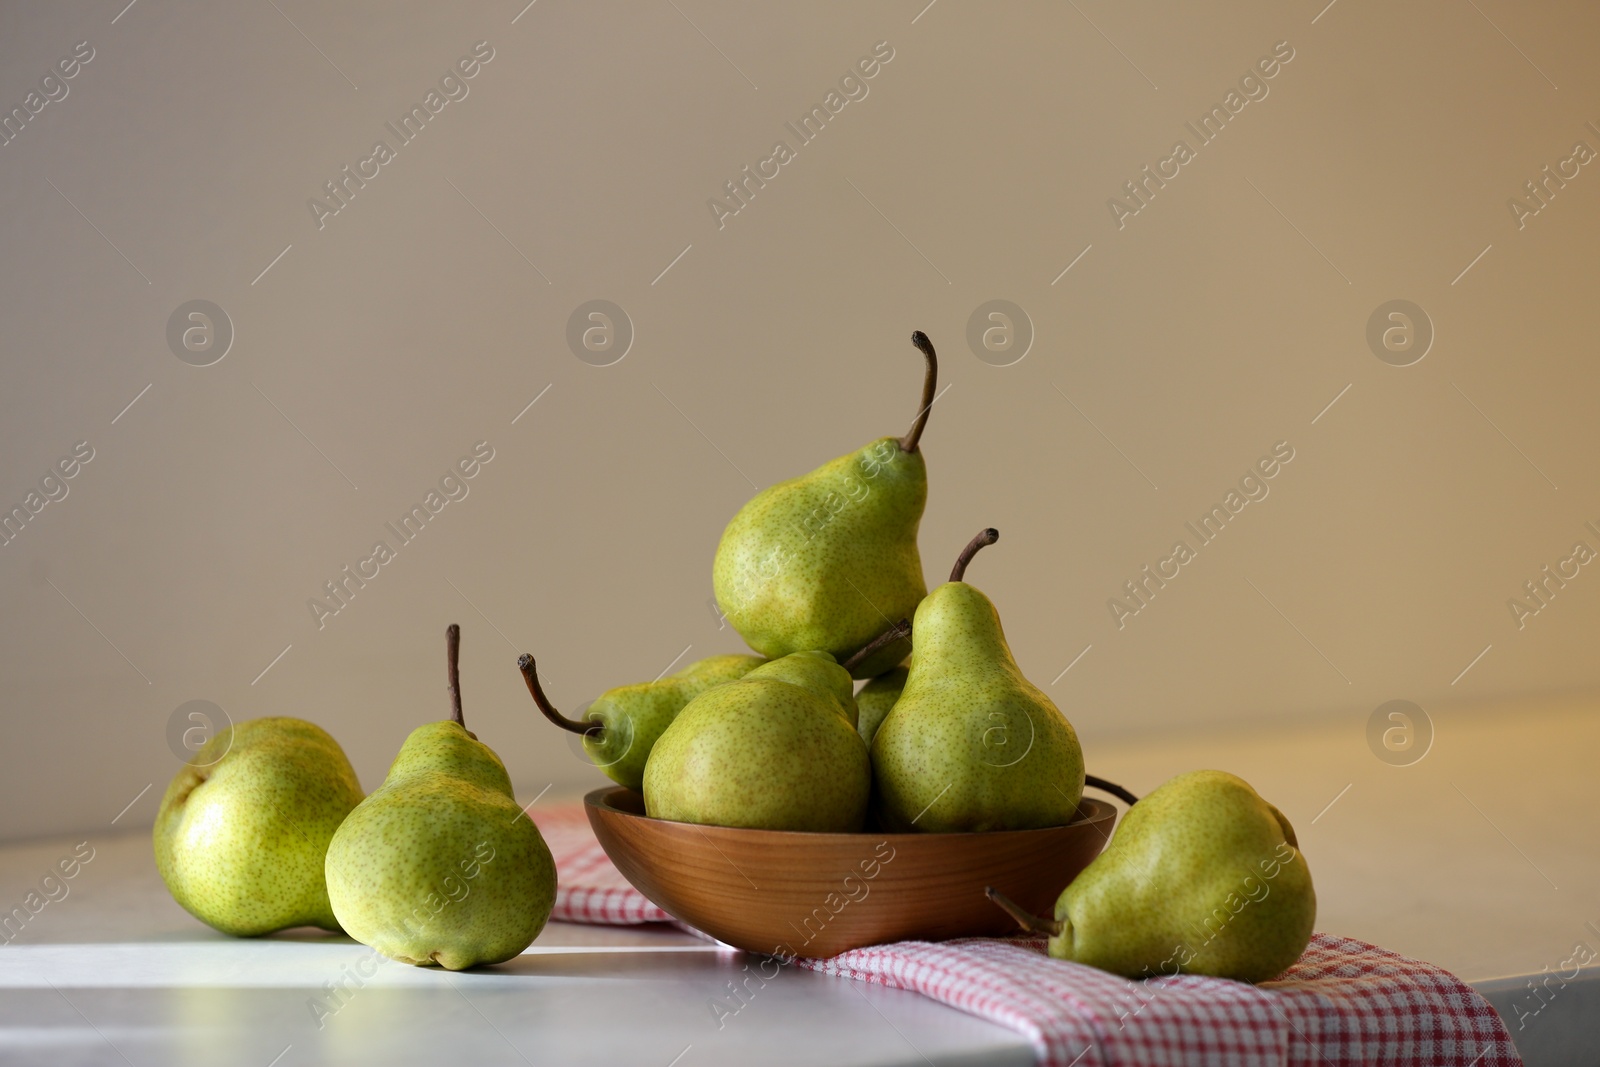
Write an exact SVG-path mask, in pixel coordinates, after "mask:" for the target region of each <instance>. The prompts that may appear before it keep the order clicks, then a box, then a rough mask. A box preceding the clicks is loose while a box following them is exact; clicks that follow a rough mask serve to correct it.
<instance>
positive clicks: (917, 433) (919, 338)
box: [900, 330, 939, 452]
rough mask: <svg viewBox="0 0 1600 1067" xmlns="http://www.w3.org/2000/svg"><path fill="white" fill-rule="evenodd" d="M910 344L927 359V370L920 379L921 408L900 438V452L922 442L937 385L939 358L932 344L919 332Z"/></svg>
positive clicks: (912, 450) (917, 331)
mask: <svg viewBox="0 0 1600 1067" xmlns="http://www.w3.org/2000/svg"><path fill="white" fill-rule="evenodd" d="M911 343H912V344H914V345H916V346H917V348H918V349H920V350H921V351H922V354H923V356H925V357H926V358H927V364H928V369H927V372H926V373H925V374H924V375H923V377H922V407H921V408H919V409H918V410H917V421H916V422H913V423H912V424H911V429H910V430H908V431H907V432H906V435H905V436H904V437H902V438H900V451H902V452H915V451H916V450H917V442H919V441H921V440H922V428H923V427H924V426H926V425H928V411H929V409H931V408H932V407H933V401H934V396H935V391H936V389H937V387H938V385H939V357H938V355H937V354H936V353H935V352H934V351H933V342H932V341H930V340H928V335H927V334H925V333H923V332H922V331H921V330H913V331H912V332H911Z"/></svg>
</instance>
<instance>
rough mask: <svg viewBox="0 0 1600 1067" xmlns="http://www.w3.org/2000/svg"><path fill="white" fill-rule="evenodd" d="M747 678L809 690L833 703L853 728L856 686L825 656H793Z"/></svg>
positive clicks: (812, 653) (764, 667)
mask: <svg viewBox="0 0 1600 1067" xmlns="http://www.w3.org/2000/svg"><path fill="white" fill-rule="evenodd" d="M746 677H756V678H776V679H777V680H778V681H780V682H789V683H791V684H793V685H798V686H800V687H802V688H804V689H810V690H811V691H812V692H814V693H816V694H817V695H818V696H820V697H823V698H824V699H826V700H830V701H832V702H833V704H834V705H835V706H836V707H837V709H838V712H839V714H840V715H843V716H844V717H845V721H847V722H848V723H849V724H850V725H851V726H854V725H855V724H856V719H857V717H858V715H859V712H858V711H857V709H856V695H855V688H856V687H855V682H854V681H852V680H851V678H850V672H849V671H847V670H845V669H844V668H843V667H841V666H839V664H838V662H837V661H835V660H834V658H833V657H832V656H830V655H828V653H826V652H795V653H793V654H792V655H788V656H784V657H783V658H782V659H775V660H772V661H770V662H768V663H766V664H764V665H762V666H760V667H757V668H756V669H755V670H753V671H751V672H750V673H749V675H746Z"/></svg>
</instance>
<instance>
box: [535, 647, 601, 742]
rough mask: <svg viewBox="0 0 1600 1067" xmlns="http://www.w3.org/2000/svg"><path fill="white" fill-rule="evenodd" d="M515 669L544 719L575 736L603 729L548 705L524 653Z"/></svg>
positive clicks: (536, 670)
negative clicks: (526, 684)
mask: <svg viewBox="0 0 1600 1067" xmlns="http://www.w3.org/2000/svg"><path fill="white" fill-rule="evenodd" d="M517 669H518V670H519V671H521V672H522V679H523V681H525V682H527V683H528V692H529V693H530V694H532V696H533V702H534V703H535V704H537V705H539V710H540V711H542V712H544V717H545V718H547V719H549V720H550V721H551V722H553V723H555V724H556V725H557V726H559V727H561V728H562V729H563V730H570V731H571V732H572V733H575V734H597V733H599V732H600V731H602V730H604V729H605V726H604V725H603V724H601V723H598V722H579V721H578V720H577V719H569V718H567V717H566V716H565V715H563V714H561V713H560V712H559V711H557V710H556V709H555V706H554V705H552V704H551V703H550V698H549V697H547V696H545V695H544V687H543V686H541V685H540V684H539V670H538V668H537V667H535V666H534V664H533V657H532V656H530V655H529V654H528V653H526V652H524V653H523V654H522V655H521V656H519V657H517Z"/></svg>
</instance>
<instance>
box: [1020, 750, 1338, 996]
mask: <svg viewBox="0 0 1600 1067" xmlns="http://www.w3.org/2000/svg"><path fill="white" fill-rule="evenodd" d="M989 895H990V897H992V898H995V899H996V901H997V903H1000V905H1001V906H1002V907H1004V908H1006V910H1007V911H1009V912H1011V914H1012V915H1013V916H1014V917H1016V918H1017V919H1018V921H1019V922H1021V923H1022V924H1023V925H1024V926H1025V927H1027V928H1029V929H1032V930H1035V931H1038V932H1041V933H1046V934H1049V936H1050V941H1049V952H1050V955H1052V956H1054V957H1056V958H1057V959H1063V960H1072V961H1074V962H1077V963H1085V964H1088V965H1089V966H1091V967H1098V968H1100V969H1101V970H1103V971H1110V972H1112V973H1113V974H1120V975H1123V976H1124V977H1127V978H1148V977H1152V976H1156V975H1164V974H1166V975H1171V974H1180V973H1181V974H1205V975H1213V976H1215V977H1218V978H1235V979H1238V980H1240V981H1244V982H1265V981H1268V980H1269V979H1272V978H1275V977H1277V976H1278V975H1279V974H1282V973H1283V971H1284V970H1285V969H1287V968H1288V967H1289V966H1290V965H1291V964H1293V963H1294V962H1295V961H1296V960H1298V959H1299V958H1300V955H1301V953H1303V952H1304V951H1305V949H1306V946H1307V945H1308V944H1310V942H1311V929H1312V926H1313V924H1314V923H1315V922H1316V918H1317V895H1316V891H1315V890H1314V889H1313V888H1312V885H1311V871H1310V869H1309V868H1308V867H1307V866H1306V861H1305V857H1304V856H1302V855H1301V853H1300V850H1299V843H1298V842H1297V841H1296V839H1295V834H1294V827H1292V826H1290V825H1289V820H1288V819H1286V818H1284V816H1283V813H1282V812H1281V811H1279V810H1278V809H1277V808H1275V807H1273V806H1272V805H1271V804H1269V803H1267V802H1266V801H1265V800H1263V799H1262V798H1261V796H1260V795H1259V794H1258V793H1257V792H1256V791H1255V790H1254V789H1252V788H1251V787H1250V784H1249V783H1248V782H1246V781H1244V780H1243V779H1242V778H1238V777H1236V776H1234V775H1232V774H1228V773H1227V772H1225V771H1191V772H1190V773H1188V774H1181V775H1179V776H1178V777H1176V778H1173V779H1172V780H1171V781H1169V782H1167V783H1166V784H1165V785H1163V786H1161V787H1160V788H1159V789H1157V790H1156V791H1155V792H1153V793H1151V794H1150V795H1149V796H1146V797H1145V798H1144V799H1143V800H1140V801H1139V802H1138V803H1136V804H1134V805H1133V806H1132V807H1131V808H1129V809H1128V813H1127V815H1125V816H1124V817H1123V819H1122V823H1121V825H1119V826H1118V827H1117V830H1116V833H1115V834H1114V835H1113V836H1112V839H1111V844H1110V845H1109V846H1108V847H1107V848H1106V850H1105V851H1104V852H1102V853H1101V854H1100V855H1099V856H1097V857H1096V858H1095V860H1094V861H1093V862H1092V863H1090V864H1089V866H1088V867H1086V868H1084V869H1083V871H1082V872H1081V873H1080V874H1079V875H1078V877H1077V878H1075V879H1073V881H1072V884H1071V885H1069V886H1067V888H1066V889H1065V890H1064V891H1063V892H1062V894H1061V897H1060V899H1058V900H1057V901H1056V907H1055V916H1054V918H1053V919H1042V918H1038V917H1035V916H1030V915H1027V913H1025V912H1022V911H1021V910H1020V909H1018V908H1017V907H1016V905H1015V904H1012V903H1011V902H1010V901H1007V900H1005V898H1004V897H1001V896H1000V895H999V894H997V893H995V892H994V891H993V890H990V893H989Z"/></svg>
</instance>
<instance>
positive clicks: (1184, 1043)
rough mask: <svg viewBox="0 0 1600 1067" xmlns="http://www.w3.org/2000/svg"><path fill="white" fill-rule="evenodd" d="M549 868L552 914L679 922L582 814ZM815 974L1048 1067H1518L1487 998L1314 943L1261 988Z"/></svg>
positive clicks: (963, 975) (1021, 964)
mask: <svg viewBox="0 0 1600 1067" xmlns="http://www.w3.org/2000/svg"><path fill="white" fill-rule="evenodd" d="M534 822H536V823H537V824H538V826H539V830H540V832H541V833H542V834H543V835H544V839H545V841H546V842H547V843H548V844H549V845H550V851H551V853H552V854H553V855H554V856H555V861H556V870H557V874H558V876H559V887H558V889H557V891H556V905H555V911H554V912H553V913H552V914H551V918H554V919H564V920H566V921H568V922H583V923H601V924H606V925H631V924H635V923H646V922H671V921H672V917H671V916H670V915H668V914H667V913H666V912H664V911H662V910H661V909H660V908H658V907H656V906H655V905H654V904H652V903H650V901H648V900H646V899H645V897H644V895H643V894H641V893H640V892H639V891H638V890H637V889H634V888H633V887H632V886H631V885H629V884H628V881H627V879H625V878H623V877H622V874H621V872H619V871H618V870H617V869H616V867H614V866H613V865H612V863H611V861H610V860H609V859H607V858H606V854H605V851H604V850H603V849H601V848H600V844H599V842H598V841H596V840H595V838H594V833H593V831H592V830H590V828H589V821H588V818H587V816H585V814H584V812H583V809H582V808H581V807H579V806H577V805H571V806H563V807H559V808H551V809H549V810H547V811H540V812H536V813H534ZM798 962H799V965H800V966H802V967H806V968H809V969H811V970H814V971H819V972H821V973H823V974H831V975H838V976H841V977H846V978H855V979H859V980H861V981H867V982H877V983H879V984H880V985H885V986H890V987H892V988H895V989H909V990H914V991H915V992H918V993H922V994H923V995H925V996H928V997H932V998H933V999H934V1000H937V1001H940V1002H942V1003H944V1004H948V1005H950V1006H951V1007H954V1008H960V1009H961V1010H962V1011H965V1012H969V1013H970V1014H973V1015H977V1016H981V1017H982V1018H985V1019H989V1020H990V1021H992V1022H996V1023H999V1024H1000V1025H1002V1026H1006V1027H1009V1028H1011V1029H1013V1030H1016V1031H1017V1032H1019V1033H1021V1034H1023V1035H1024V1036H1026V1037H1027V1038H1028V1039H1029V1040H1030V1041H1032V1042H1033V1046H1034V1049H1035V1050H1036V1051H1037V1053H1038V1057H1039V1062H1040V1063H1041V1064H1042V1065H1044V1067H1099V1065H1104V1064H1149V1065H1165V1064H1173V1065H1182V1067H1189V1065H1191V1064H1215V1065H1218V1067H1253V1065H1257V1064H1259V1065H1267V1064H1272V1065H1279V1064H1284V1065H1295V1067H1299V1065H1304V1067H1318V1065H1327V1067H1344V1065H1352V1067H1353V1065H1358V1064H1360V1065H1365V1064H1379V1063H1381V1064H1393V1065H1396V1067H1424V1065H1429V1067H1431V1065H1446V1064H1459V1065H1461V1067H1506V1065H1511V1064H1520V1063H1521V1062H1522V1061H1521V1059H1520V1058H1519V1057H1518V1056H1517V1052H1516V1048H1515V1046H1514V1045H1513V1044H1512V1043H1511V1036H1510V1034H1508V1033H1507V1032H1506V1028H1505V1024H1504V1023H1502V1022H1501V1021H1500V1017H1499V1015H1497V1014H1496V1013H1495V1010H1494V1009H1493V1008H1492V1007H1490V1006H1489V1002H1488V1001H1486V1000H1484V999H1483V997H1481V996H1479V995H1478V994H1477V993H1476V992H1474V991H1473V989H1472V988H1471V987H1470V986H1468V985H1467V984H1466V983H1465V982H1463V981H1461V980H1460V979H1459V978H1457V977H1456V976H1455V975H1453V974H1451V973H1450V972H1448V971H1446V970H1443V969H1442V968H1439V967H1436V966H1434V965H1433V964H1431V963H1423V962H1422V961H1420V960H1414V959H1410V958H1408V957H1405V956H1401V955H1398V954H1397V953H1393V952H1388V951H1386V950H1384V949H1381V948H1378V947H1376V946H1374V945H1369V944H1367V943H1366V942H1364V941H1356V940H1353V939H1350V938H1344V937H1335V936H1333V935H1331V934H1317V935H1316V936H1315V937H1314V938H1313V939H1312V942H1311V947H1309V948H1308V949H1306V952H1305V955H1303V956H1301V957H1300V961H1299V962H1298V963H1296V964H1295V965H1294V966H1293V967H1291V968H1289V970H1288V971H1286V972H1285V973H1284V975H1283V977H1281V978H1280V979H1278V980H1277V981H1275V982H1269V983H1267V984H1265V985H1261V986H1252V985H1246V984H1244V983H1242V982H1230V981H1227V980H1225V979H1221V978H1201V977H1196V976H1193V975H1180V976H1178V977H1175V978H1156V979H1150V980H1148V981H1143V982H1130V981H1128V980H1126V979H1123V978H1119V977H1117V976H1116V975H1113V974H1107V973H1105V972H1104V971H1098V970H1095V969H1094V968H1093V967H1085V966H1083V965H1081V964H1076V963H1066V962H1064V961H1062V960H1053V959H1050V958H1049V957H1048V956H1046V955H1045V954H1044V940H1043V939H1042V938H1032V939H1029V938H1016V939H1010V940H997V939H990V938H966V939H963V940H959V941H946V942H942V943H932V942H927V941H902V942H899V943H897V944H893V945H874V946H872V947H871V948H858V949H855V950H853V951H851V952H846V953H844V954H843V955H841V956H836V957H834V958H833V959H831V960H800V961H798Z"/></svg>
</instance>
